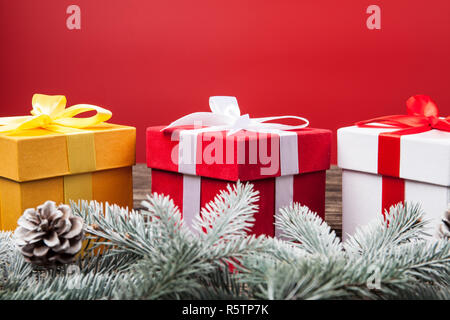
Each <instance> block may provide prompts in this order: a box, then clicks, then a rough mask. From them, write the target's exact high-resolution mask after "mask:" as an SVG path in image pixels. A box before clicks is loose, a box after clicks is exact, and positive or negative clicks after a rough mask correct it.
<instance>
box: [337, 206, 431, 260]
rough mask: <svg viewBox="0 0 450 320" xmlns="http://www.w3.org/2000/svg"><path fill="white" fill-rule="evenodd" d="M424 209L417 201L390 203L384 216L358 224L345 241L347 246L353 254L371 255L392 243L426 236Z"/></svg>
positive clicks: (421, 238)
mask: <svg viewBox="0 0 450 320" xmlns="http://www.w3.org/2000/svg"><path fill="white" fill-rule="evenodd" d="M427 223H428V221H425V220H423V211H422V209H421V207H420V205H418V204H415V205H414V204H409V203H405V204H404V205H403V204H401V203H399V204H397V205H395V206H391V207H390V209H389V212H387V211H386V212H385V214H384V216H383V215H379V216H378V217H377V219H376V221H374V222H372V223H370V224H368V225H365V226H362V227H360V228H358V229H357V230H356V232H355V234H354V235H353V236H350V237H349V238H348V239H347V241H346V243H345V250H346V251H347V252H348V253H351V254H368V253H370V254H371V255H375V254H378V253H380V252H383V251H384V250H385V249H386V248H387V247H389V246H396V245H399V244H401V243H405V242H408V241H413V240H423V239H424V235H426V234H425V232H424V227H425V225H426V224H427Z"/></svg>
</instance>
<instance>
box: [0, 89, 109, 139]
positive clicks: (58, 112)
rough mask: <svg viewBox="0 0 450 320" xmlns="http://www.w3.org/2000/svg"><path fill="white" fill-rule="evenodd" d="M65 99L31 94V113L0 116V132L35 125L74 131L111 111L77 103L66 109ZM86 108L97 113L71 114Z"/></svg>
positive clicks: (87, 125) (95, 123)
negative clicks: (91, 114)
mask: <svg viewBox="0 0 450 320" xmlns="http://www.w3.org/2000/svg"><path fill="white" fill-rule="evenodd" d="M66 102H67V100H66V97H65V96H61V95H55V96H49V95H45V94H34V95H33V100H32V106H33V110H31V112H30V113H31V114H32V115H31V116H17V117H3V118H0V133H1V132H8V133H16V132H19V131H22V130H27V129H36V128H43V129H46V130H49V131H53V132H57V133H70V132H77V131H81V129H83V128H87V127H92V126H95V125H97V124H100V123H102V122H105V121H107V120H109V119H110V118H111V116H112V113H111V111H109V110H107V109H104V108H101V107H98V106H94V105H90V104H77V105H74V106H71V107H69V108H67V109H66ZM88 111H96V112H97V113H96V114H95V115H93V116H92V117H88V118H74V117H75V116H76V115H78V114H80V113H84V112H88Z"/></svg>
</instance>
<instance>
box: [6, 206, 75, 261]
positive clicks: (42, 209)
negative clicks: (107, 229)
mask: <svg viewBox="0 0 450 320" xmlns="http://www.w3.org/2000/svg"><path fill="white" fill-rule="evenodd" d="M17 223H18V225H19V227H18V228H17V229H16V231H15V233H14V235H15V239H16V243H17V245H18V246H19V248H20V251H21V252H22V254H23V256H24V258H25V260H26V261H28V262H31V263H34V264H37V265H45V266H48V265H56V264H64V263H70V262H72V261H73V259H74V258H75V255H76V254H77V253H78V252H79V251H80V249H81V245H82V242H83V238H84V231H83V219H82V218H80V217H76V216H74V215H73V214H72V210H71V209H70V207H69V206H68V205H60V206H59V207H56V204H55V203H54V202H53V201H47V202H45V203H44V204H43V205H40V206H39V207H37V209H34V208H31V209H26V210H25V212H24V213H23V215H22V216H21V217H20V218H19V220H18V222H17Z"/></svg>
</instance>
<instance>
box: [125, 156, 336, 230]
mask: <svg viewBox="0 0 450 320" xmlns="http://www.w3.org/2000/svg"><path fill="white" fill-rule="evenodd" d="M150 172H151V170H150V169H149V168H147V166H146V165H145V164H143V163H139V164H137V165H135V166H134V167H133V187H134V208H135V209H141V208H142V205H141V202H142V201H143V200H145V199H146V196H147V194H150V184H151V174H150ZM341 177H342V173H341V169H339V168H338V167H336V166H332V167H331V169H330V170H328V171H327V186H326V200H325V221H326V222H327V223H328V224H329V225H330V227H331V228H332V229H333V230H334V231H335V232H336V234H337V235H338V236H339V237H340V236H341V233H342V215H341V213H342V199H341V195H342V193H341V187H342V180H341V179H342V178H341Z"/></svg>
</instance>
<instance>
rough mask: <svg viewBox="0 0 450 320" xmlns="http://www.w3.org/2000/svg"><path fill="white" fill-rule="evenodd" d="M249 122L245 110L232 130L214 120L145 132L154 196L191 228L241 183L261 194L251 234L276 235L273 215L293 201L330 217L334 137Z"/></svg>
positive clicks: (311, 130) (295, 127) (233, 120)
mask: <svg viewBox="0 0 450 320" xmlns="http://www.w3.org/2000/svg"><path fill="white" fill-rule="evenodd" d="M219 98H223V97H219ZM226 98H228V97H226ZM212 99H214V98H212ZM231 101H232V102H233V103H234V104H235V105H233V107H234V108H238V107H237V102H235V101H234V100H231ZM219 102H220V101H219ZM227 102H228V103H229V102H230V100H227ZM210 103H212V102H211V101H210ZM224 107H230V106H229V105H228V106H227V105H225V106H224ZM211 109H212V110H213V112H214V111H215V110H214V108H213V106H212V107H211ZM222 109H224V108H222ZM237 110H238V111H237V112H239V109H237ZM219 112H220V111H219ZM216 113H217V110H216ZM198 114H200V113H197V115H198ZM201 114H202V115H203V114H205V113H201ZM193 115H196V114H193ZM208 116H209V115H208ZM224 117H226V116H224ZM194 118H196V119H198V117H196V116H195V117H194ZM219 118H220V117H219ZM242 118H245V119H244V120H242ZM296 118H297V117H296ZM182 119H183V118H182ZM182 119H181V120H182ZM249 119H250V118H249V117H248V116H247V115H244V116H240V112H239V114H238V115H235V116H234V118H233V119H232V121H231V124H229V125H226V126H224V125H222V124H221V123H219V125H217V121H216V120H217V119H215V120H214V121H212V122H213V124H211V121H202V125H205V124H206V126H198V125H196V126H195V127H193V126H192V125H191V126H186V125H182V126H179V125H178V124H179V123H180V122H181V124H186V121H179V120H178V121H176V122H174V123H173V124H174V125H171V127H169V128H164V127H163V126H158V127H149V128H147V165H148V167H150V168H152V187H151V189H152V192H156V193H161V194H165V195H169V196H170V197H171V198H172V199H173V201H174V203H175V205H177V206H178V207H179V208H180V211H181V212H182V215H183V219H184V220H185V222H186V223H187V224H188V225H189V224H190V223H191V221H192V219H193V217H194V216H195V215H197V214H199V212H200V208H201V207H203V206H204V205H205V204H206V203H208V202H210V201H212V200H213V199H214V196H215V195H216V194H218V193H219V191H220V190H223V189H225V188H226V186H227V184H233V183H236V181H238V180H240V181H250V182H251V183H252V184H253V185H254V189H255V190H257V191H259V196H260V199H259V201H258V203H257V204H258V206H259V211H258V213H256V216H255V220H256V221H255V224H254V226H253V229H252V233H253V234H256V235H260V234H266V235H269V236H274V235H275V236H276V235H278V234H279V233H278V231H277V230H275V226H274V222H275V214H277V212H278V209H279V208H280V207H283V206H286V205H289V204H290V203H291V202H299V203H301V204H302V205H306V206H308V207H309V208H310V209H311V210H312V211H315V212H317V214H318V215H319V216H321V217H322V218H324V214H325V172H326V170H327V169H328V168H329V166H330V144H331V131H329V130H324V129H314V128H299V127H302V126H286V125H279V126H280V127H277V126H276V124H273V123H270V124H269V123H263V124H262V125H261V122H258V121H267V120H274V119H275V118H261V119H263V120H261V119H255V122H253V119H252V120H250V122H249V121H248V120H249ZM297 119H302V118H297ZM191 120H192V119H190V120H189V121H191ZM302 120H303V119H302ZM242 121H245V123H244V125H242ZM183 122H184V123H183ZM205 122H206V123H205ZM236 123H238V125H236ZM264 125H267V126H266V127H265V126H264ZM274 125H275V126H274ZM303 126H304V125H303ZM279 128H282V129H285V128H287V129H291V128H294V129H293V130H280V129H279ZM163 129H164V130H163ZM230 131H231V132H230Z"/></svg>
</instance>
